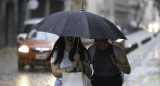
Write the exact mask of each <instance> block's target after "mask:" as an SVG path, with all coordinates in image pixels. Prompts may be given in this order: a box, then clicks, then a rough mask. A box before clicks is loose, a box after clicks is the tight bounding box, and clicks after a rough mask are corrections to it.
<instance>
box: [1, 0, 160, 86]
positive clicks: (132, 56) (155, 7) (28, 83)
mask: <svg viewBox="0 0 160 86" xmlns="http://www.w3.org/2000/svg"><path fill="white" fill-rule="evenodd" d="M81 4H82V0H0V40H1V42H0V86H53V84H54V81H55V78H54V76H53V75H52V73H51V70H50V66H46V64H47V65H48V64H49V62H45V61H44V60H45V58H46V57H47V56H48V54H49V53H50V51H51V50H52V47H53V45H54V43H55V41H56V39H57V37H56V36H55V35H51V34H49V33H39V32H38V33H37V32H36V31H35V30H33V28H32V26H33V25H35V24H37V23H38V22H39V21H41V20H42V19H43V18H44V17H46V16H48V15H50V14H52V13H55V12H59V11H70V10H76V11H78V10H81ZM84 9H85V11H88V12H92V13H94V14H97V15H100V16H103V17H105V18H107V19H109V20H110V21H112V22H113V23H114V24H115V25H116V26H117V27H118V28H119V29H120V30H121V31H122V32H123V33H124V34H125V35H126V37H127V38H128V40H122V39H117V40H114V41H113V40H112V43H116V44H118V45H120V46H121V47H122V48H124V49H125V52H126V54H127V57H128V60H129V62H130V65H131V68H132V72H131V74H130V75H125V83H124V86H160V68H159V66H160V55H159V51H160V36H159V31H160V0H85V5H84ZM35 34H36V35H35ZM38 34H41V35H40V36H39V35H38ZM44 34H45V35H44ZM46 34H47V35H46ZM43 35H44V36H45V37H46V38H47V39H45V38H44V39H39V38H41V37H42V36H43ZM44 36H43V37H44ZM53 36H54V37H55V38H54V37H53ZM50 37H53V40H50ZM48 38H49V40H48ZM33 39H36V41H33ZM42 40H43V41H44V40H45V42H43V41H42ZM46 40H48V41H47V42H46ZM82 40H83V43H84V45H85V46H86V48H88V47H89V46H90V44H91V43H92V40H89V39H85V38H82ZM48 44H49V45H48ZM42 46H43V47H42ZM44 63H45V64H44ZM28 65H29V66H28ZM44 65H45V67H41V66H44ZM35 66H36V67H35ZM37 66H38V67H37ZM133 83H134V84H133Z"/></svg>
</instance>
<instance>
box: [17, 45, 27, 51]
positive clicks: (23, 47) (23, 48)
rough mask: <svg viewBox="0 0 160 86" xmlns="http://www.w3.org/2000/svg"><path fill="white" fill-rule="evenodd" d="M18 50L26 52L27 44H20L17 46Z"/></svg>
mask: <svg viewBox="0 0 160 86" xmlns="http://www.w3.org/2000/svg"><path fill="white" fill-rule="evenodd" d="M18 51H19V52H23V53H28V52H29V47H28V46H27V45H22V46H20V47H19V48H18Z"/></svg>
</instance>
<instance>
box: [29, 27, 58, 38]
mask: <svg viewBox="0 0 160 86" xmlns="http://www.w3.org/2000/svg"><path fill="white" fill-rule="evenodd" d="M27 39H32V40H57V39H58V36H57V35H55V34H51V33H47V32H41V31H37V30H35V29H33V30H32V31H31V32H30V33H29V34H28V36H27Z"/></svg>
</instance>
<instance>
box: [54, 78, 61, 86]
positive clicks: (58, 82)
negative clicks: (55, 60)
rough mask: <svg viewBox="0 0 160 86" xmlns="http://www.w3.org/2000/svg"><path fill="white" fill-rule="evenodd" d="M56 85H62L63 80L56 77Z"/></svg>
mask: <svg viewBox="0 0 160 86" xmlns="http://www.w3.org/2000/svg"><path fill="white" fill-rule="evenodd" d="M54 86H62V80H58V79H56V81H55V84H54Z"/></svg>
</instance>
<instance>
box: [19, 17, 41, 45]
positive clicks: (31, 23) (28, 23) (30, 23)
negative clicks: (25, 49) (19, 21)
mask: <svg viewBox="0 0 160 86" xmlns="http://www.w3.org/2000/svg"><path fill="white" fill-rule="evenodd" d="M42 19H43V18H33V19H28V20H26V21H25V22H24V27H23V28H22V29H21V33H19V34H18V35H17V45H19V44H20V43H21V42H22V41H23V40H21V39H26V37H27V33H28V32H29V31H31V29H32V28H33V26H34V25H35V24H37V23H38V22H40V21H41V20H42Z"/></svg>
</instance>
